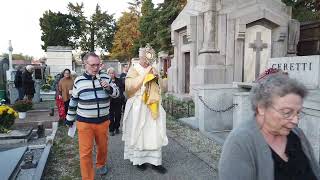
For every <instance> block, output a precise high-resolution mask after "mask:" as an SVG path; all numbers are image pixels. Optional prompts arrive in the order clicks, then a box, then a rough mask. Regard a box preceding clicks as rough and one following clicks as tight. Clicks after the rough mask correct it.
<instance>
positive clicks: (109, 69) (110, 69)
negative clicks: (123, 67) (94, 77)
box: [107, 67, 116, 74]
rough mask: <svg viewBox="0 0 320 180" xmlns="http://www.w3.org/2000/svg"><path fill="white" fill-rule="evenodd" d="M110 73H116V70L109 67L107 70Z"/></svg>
mask: <svg viewBox="0 0 320 180" xmlns="http://www.w3.org/2000/svg"><path fill="white" fill-rule="evenodd" d="M110 71H113V72H116V70H115V69H114V68H113V67H109V68H108V69H107V74H109V73H110Z"/></svg>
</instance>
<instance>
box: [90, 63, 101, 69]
mask: <svg viewBox="0 0 320 180" xmlns="http://www.w3.org/2000/svg"><path fill="white" fill-rule="evenodd" d="M87 65H89V66H90V67H91V68H98V67H100V66H101V64H89V63H87Z"/></svg>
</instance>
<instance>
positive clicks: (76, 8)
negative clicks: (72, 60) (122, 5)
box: [68, 3, 116, 53]
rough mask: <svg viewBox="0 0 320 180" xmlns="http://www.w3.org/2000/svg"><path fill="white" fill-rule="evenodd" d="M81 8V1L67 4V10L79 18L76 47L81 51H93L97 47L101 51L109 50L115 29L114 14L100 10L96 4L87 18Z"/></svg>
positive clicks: (82, 6)
mask: <svg viewBox="0 0 320 180" xmlns="http://www.w3.org/2000/svg"><path fill="white" fill-rule="evenodd" d="M83 8H84V5H83V3H81V4H78V3H77V4H72V3H69V4H68V9H69V12H70V13H71V14H73V15H74V16H76V17H77V18H78V19H79V20H80V27H81V35H80V40H79V42H78V47H79V48H80V49H81V50H82V51H90V52H94V51H95V50H96V49H99V50H100V51H101V52H102V53H104V52H110V51H111V48H112V41H113V37H114V33H115V30H116V25H115V19H114V15H113V14H108V13H107V11H102V10H101V7H100V6H99V4H97V5H96V9H95V12H94V14H92V16H91V17H90V19H87V18H86V17H85V16H84V11H83Z"/></svg>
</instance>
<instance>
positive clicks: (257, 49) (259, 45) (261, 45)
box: [249, 32, 268, 78]
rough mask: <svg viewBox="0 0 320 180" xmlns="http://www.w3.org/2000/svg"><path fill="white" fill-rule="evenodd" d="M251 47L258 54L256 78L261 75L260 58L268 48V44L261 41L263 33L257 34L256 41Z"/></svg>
mask: <svg viewBox="0 0 320 180" xmlns="http://www.w3.org/2000/svg"><path fill="white" fill-rule="evenodd" d="M249 47H250V48H252V49H253V51H255V52H256V65H255V78H257V77H259V73H260V57H261V51H262V50H263V49H264V48H267V47H268V44H267V43H263V41H262V39H261V32H257V37H256V40H254V42H253V43H250V44H249Z"/></svg>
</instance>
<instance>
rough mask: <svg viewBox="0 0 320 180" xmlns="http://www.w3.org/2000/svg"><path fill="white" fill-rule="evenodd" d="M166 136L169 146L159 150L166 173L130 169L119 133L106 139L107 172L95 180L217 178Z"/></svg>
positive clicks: (198, 159)
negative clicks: (107, 152)
mask: <svg viewBox="0 0 320 180" xmlns="http://www.w3.org/2000/svg"><path fill="white" fill-rule="evenodd" d="M168 134H169V144H168V145H167V146H166V147H164V148H163V150H162V158H163V159H162V163H163V166H164V167H166V168H167V170H168V172H167V173H166V174H159V173H157V172H156V171H154V170H153V169H151V167H148V168H147V169H146V170H145V171H139V170H138V169H137V168H136V167H134V166H132V164H131V163H130V162H129V160H123V146H124V145H123V142H122V141H121V134H120V135H116V136H111V137H110V141H109V150H108V151H109V154H108V167H109V170H110V171H109V173H108V174H107V175H106V176H104V177H103V176H102V177H98V178H97V179H115V180H116V179H130V180H131V179H132V180H135V179H137V180H141V179H146V180H147V179H148V180H154V179H159V180H160V179H161V180H162V179H170V180H171V179H172V180H173V179H174V180H179V179H181V180H188V179H192V180H193V179H200V180H207V179H217V178H216V173H215V171H214V170H213V169H212V167H210V166H209V165H208V164H207V163H206V162H204V161H202V160H201V159H200V158H198V157H197V156H196V155H195V154H194V153H192V152H191V151H189V150H188V149H186V148H184V147H183V146H182V145H180V143H179V141H177V140H176V139H175V138H174V137H173V136H172V135H173V134H172V133H170V132H168ZM170 136H171V137H170Z"/></svg>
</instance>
